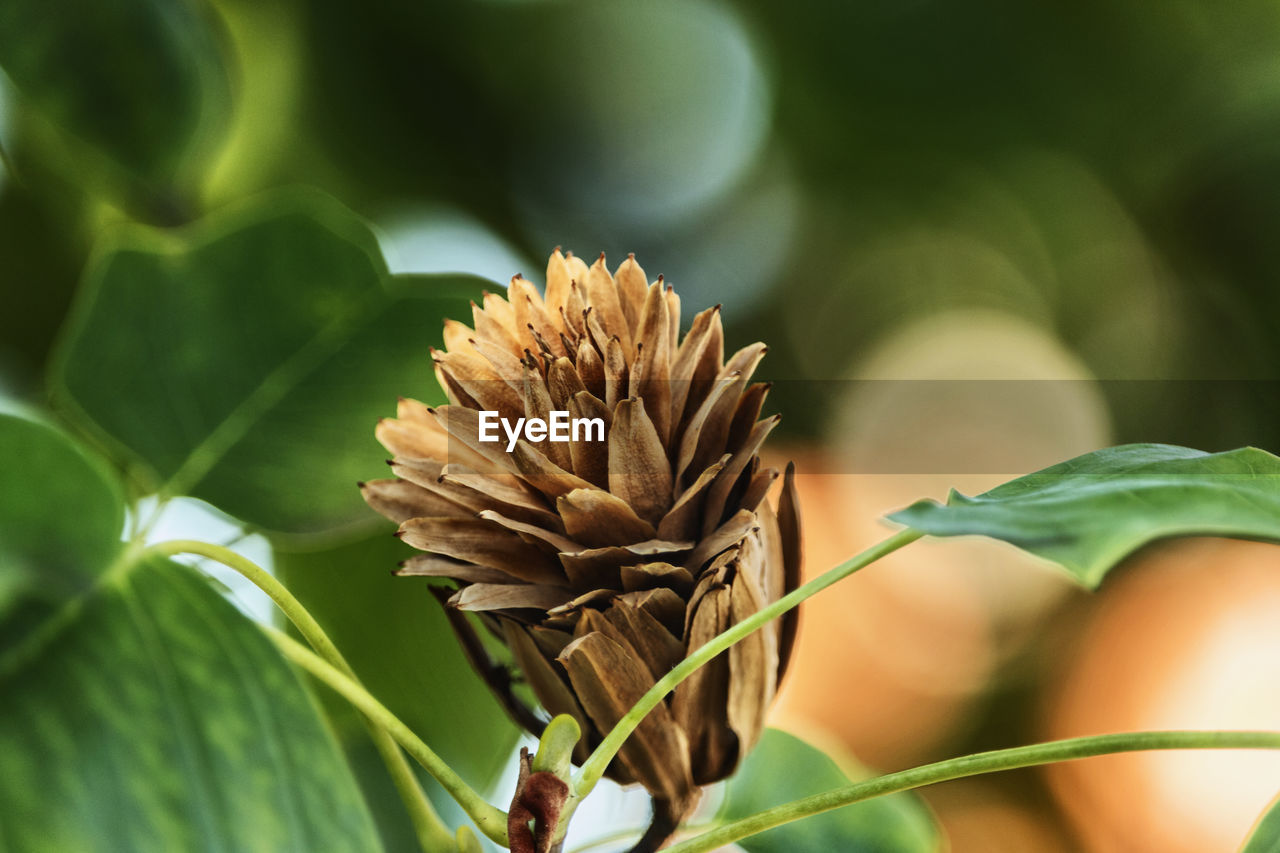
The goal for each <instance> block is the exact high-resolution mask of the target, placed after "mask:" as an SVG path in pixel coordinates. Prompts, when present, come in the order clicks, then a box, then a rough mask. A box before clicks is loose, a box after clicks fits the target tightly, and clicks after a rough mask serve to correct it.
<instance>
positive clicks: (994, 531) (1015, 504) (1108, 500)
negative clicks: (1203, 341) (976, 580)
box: [889, 444, 1280, 587]
mask: <svg viewBox="0 0 1280 853" xmlns="http://www.w3.org/2000/svg"><path fill="white" fill-rule="evenodd" d="M889 519H890V520H892V521H896V522H899V523H901V524H906V525H908V526H910V527H913V528H915V529H916V530H920V531H922V532H924V533H928V534H932V535H934V536H960V535H965V534H977V535H981V536H990V537H992V538H994V539H1000V540H1003V541H1005V542H1010V543H1012V544H1014V545H1017V546H1018V547H1019V548H1022V549H1023V550H1026V551H1030V552H1031V553H1033V554H1036V555H1038V556H1040V557H1043V558H1045V559H1048V560H1052V561H1053V562H1055V563H1059V564H1061V565H1062V566H1064V567H1065V568H1066V569H1067V570H1068V571H1069V572H1070V573H1071V574H1072V575H1073V576H1074V577H1075V578H1076V579H1077V580H1079V581H1080V582H1081V583H1082V584H1084V585H1085V586H1089V587H1095V586H1097V585H1098V584H1099V583H1100V582H1101V581H1102V578H1103V576H1104V575H1106V573H1107V571H1108V570H1110V569H1111V567H1112V566H1114V565H1115V564H1116V563H1118V562H1119V561H1120V560H1122V559H1123V558H1124V557H1126V556H1127V555H1129V554H1131V553H1132V552H1133V551H1135V550H1137V549H1138V548H1140V547H1141V546H1143V545H1145V544H1147V543H1149V542H1152V541H1154V540H1156V539H1161V538H1164V537H1168V536H1197V535H1201V536H1230V537H1237V538H1245V539H1264V540H1280V459H1278V458H1276V457H1275V456H1273V455H1272V454H1270V453H1267V452H1266V451H1263V450H1258V449H1256V448H1252V447H1246V448H1241V449H1239V450H1232V451H1229V452H1224V453H1204V452H1202V451H1199V450H1191V449H1189V448H1185V447H1173V446H1171V445H1165V444H1126V445H1123V446H1121V447H1110V448H1107V449H1105V450H1099V451H1096V452H1094V453H1087V454H1085V455H1083V456H1078V457H1076V458H1075V459H1071V460H1068V461H1067V462H1062V463H1060V464H1058V465H1054V466H1052V467H1050V468H1046V469H1044V470H1043V471H1038V472H1036V473H1035V474H1029V475H1027V476H1025V477H1020V478H1019V479H1017V480H1013V481H1011V482H1008V483H1005V484H1004V485H1002V486H998V487H997V488H994V489H992V490H991V491H989V492H984V493H983V494H981V495H978V496H977V497H972V498H971V497H966V496H965V495H962V494H959V493H958V492H955V491H953V492H952V493H951V495H950V497H948V498H947V503H946V505H942V504H939V503H937V502H935V501H931V500H923V501H919V502H917V503H915V504H912V505H911V506H909V507H907V508H906V509H903V510H899V511H898V512H895V513H893V514H892V515H890V516H889Z"/></svg>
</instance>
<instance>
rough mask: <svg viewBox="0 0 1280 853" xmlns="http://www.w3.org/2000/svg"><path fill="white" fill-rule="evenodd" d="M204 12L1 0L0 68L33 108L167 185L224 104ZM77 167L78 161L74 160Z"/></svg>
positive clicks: (145, 0) (224, 86)
mask: <svg viewBox="0 0 1280 853" xmlns="http://www.w3.org/2000/svg"><path fill="white" fill-rule="evenodd" d="M214 20H215V19H214V18H213V15H212V12H211V10H210V9H209V8H208V7H207V5H206V4H205V3H203V2H200V0H112V2H110V3H79V4H76V5H75V7H74V8H68V7H60V8H59V9H57V10H56V13H55V10H54V9H52V8H51V7H50V6H49V4H48V3H44V2H41V0H5V2H4V3H0V67H2V68H3V69H4V70H5V72H6V73H7V74H8V76H9V78H10V79H11V80H12V81H13V82H14V84H15V85H16V86H17V88H18V89H19V91H21V92H22V93H23V94H24V95H25V96H26V98H27V99H28V100H29V101H30V103H31V104H32V105H34V106H35V107H37V108H38V109H39V110H40V112H41V113H43V114H44V115H45V116H47V117H48V118H49V119H51V120H52V121H53V122H54V123H56V124H58V125H60V126H61V127H62V128H64V129H65V130H66V131H68V132H69V133H70V134H72V135H73V136H75V137H78V138H79V139H82V140H84V141H85V142H88V143H90V144H91V145H93V146H95V147H96V148H97V149H99V150H101V151H102V152H104V153H105V154H106V155H107V157H109V158H110V159H112V160H113V161H115V162H116V163H118V164H120V165H121V166H124V167H125V168H127V169H129V170H130V171H132V172H134V173H135V174H138V175H141V176H142V177H144V178H146V179H151V180H156V181H164V182H168V181H171V180H172V179H173V178H174V177H175V173H176V172H178V171H179V167H180V166H181V164H182V160H183V158H184V156H186V155H187V154H189V153H191V147H192V145H193V144H194V143H197V142H206V141H208V140H210V139H211V138H216V137H215V136H214V135H213V134H211V133H210V131H211V130H212V129H213V128H214V127H215V126H217V125H218V124H220V123H221V122H222V121H223V120H224V118H225V113H226V111H227V108H228V101H229V87H228V82H227V78H226V70H225V68H224V67H223V62H222V58H221V56H220V51H219V49H218V44H217V41H218V40H217V38H216V36H215V34H214V28H213V22H214ZM77 165H78V167H79V168H81V169H83V163H79V164H77Z"/></svg>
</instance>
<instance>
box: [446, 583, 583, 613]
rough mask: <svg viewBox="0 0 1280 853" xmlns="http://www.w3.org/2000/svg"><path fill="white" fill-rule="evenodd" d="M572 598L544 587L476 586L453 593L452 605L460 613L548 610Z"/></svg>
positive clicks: (569, 593)
mask: <svg viewBox="0 0 1280 853" xmlns="http://www.w3.org/2000/svg"><path fill="white" fill-rule="evenodd" d="M572 595H573V593H572V592H571V591H570V590H567V589H561V588H559V587H554V586H546V585H543V584H509V583H500V584H499V583H473V584H469V585H467V586H464V587H463V588H462V589H460V590H458V591H457V592H456V593H454V595H453V597H452V598H450V599H449V605H450V606H451V607H456V608H458V609H459V610H526V609H528V610H548V609H550V608H552V607H555V606H556V605H557V604H562V603H563V602H565V601H566V600H568V599H569V598H570V597H571V596H572Z"/></svg>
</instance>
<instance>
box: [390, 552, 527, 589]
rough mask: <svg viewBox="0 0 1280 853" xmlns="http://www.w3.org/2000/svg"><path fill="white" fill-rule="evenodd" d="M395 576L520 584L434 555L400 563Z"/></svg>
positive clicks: (500, 573)
mask: <svg viewBox="0 0 1280 853" xmlns="http://www.w3.org/2000/svg"><path fill="white" fill-rule="evenodd" d="M396 574H397V575H402V576H405V577H427V578H452V579H454V580H460V581H466V582H467V583H506V584H515V583H520V581H519V579H517V578H513V577H512V576H511V575H509V574H507V573H506V572H500V571H498V570H497V569H490V568H486V567H484V566H477V565H475V564H474V563H463V562H460V561H458V560H451V559H449V558H448V557H440V556H437V555H436V554H418V555H416V556H413V557H410V558H409V559H407V560H405V561H404V562H403V563H401V565H400V568H399V569H398V570H397V571H396Z"/></svg>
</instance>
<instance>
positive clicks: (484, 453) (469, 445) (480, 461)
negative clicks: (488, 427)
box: [431, 406, 517, 474]
mask: <svg viewBox="0 0 1280 853" xmlns="http://www.w3.org/2000/svg"><path fill="white" fill-rule="evenodd" d="M431 412H432V414H433V415H434V416H435V418H436V421H437V422H438V423H439V424H440V426H441V427H443V428H444V429H445V430H446V431H447V432H448V434H449V442H448V449H447V452H446V455H445V456H444V459H445V460H446V461H447V462H449V463H461V464H463V465H466V466H467V467H469V468H472V469H473V470H475V471H478V472H480V473H482V474H495V473H516V472H517V468H516V465H515V460H513V459H512V458H511V455H510V454H508V453H507V452H506V451H504V450H503V445H504V442H503V441H502V440H501V437H500V438H499V440H498V441H481V440H480V413H479V412H478V411H476V410H475V409H469V408H466V407H465V406H440V407H438V408H435V409H432V410H431ZM501 432H502V430H501V429H499V430H498V433H499V434H501Z"/></svg>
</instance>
